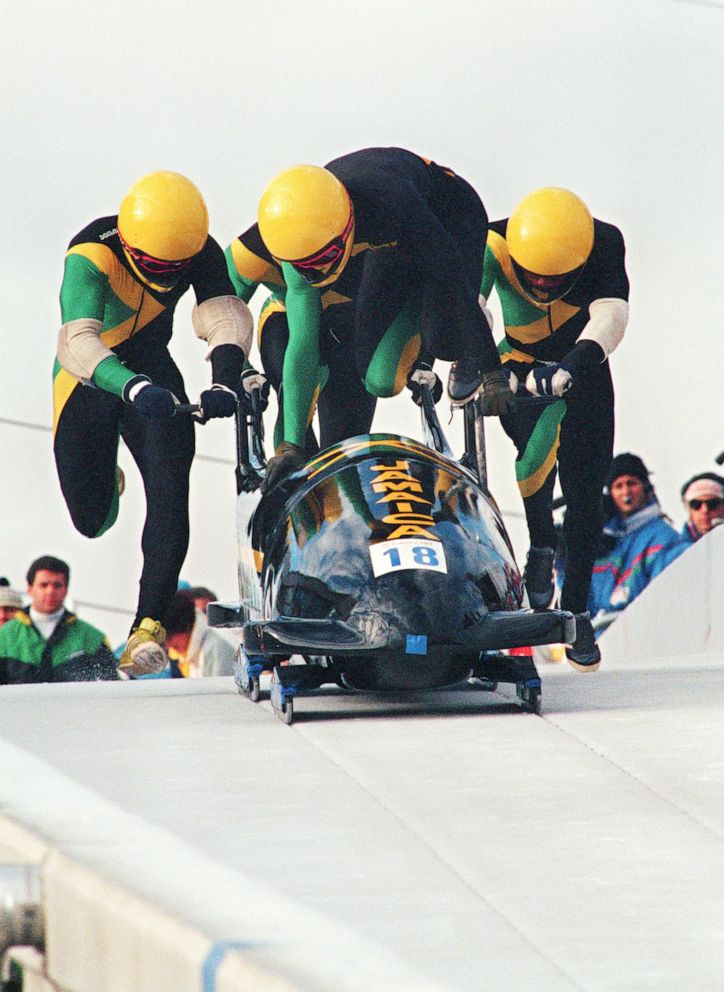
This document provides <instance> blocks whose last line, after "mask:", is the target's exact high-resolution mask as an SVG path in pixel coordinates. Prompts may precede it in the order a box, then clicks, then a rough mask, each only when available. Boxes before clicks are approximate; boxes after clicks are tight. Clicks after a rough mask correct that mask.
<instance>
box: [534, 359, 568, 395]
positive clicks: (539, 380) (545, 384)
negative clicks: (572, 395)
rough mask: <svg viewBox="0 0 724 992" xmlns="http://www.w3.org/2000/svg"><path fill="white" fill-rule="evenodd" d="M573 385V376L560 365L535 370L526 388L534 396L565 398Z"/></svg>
mask: <svg viewBox="0 0 724 992" xmlns="http://www.w3.org/2000/svg"><path fill="white" fill-rule="evenodd" d="M572 385H573V376H572V375H571V373H570V372H568V371H567V370H566V369H564V368H562V367H561V366H560V365H546V366H544V367H543V368H540V369H533V370H532V371H531V372H529V373H528V376H527V378H526V380H525V388H526V389H527V390H528V392H529V393H532V394H533V396H563V394H564V393H567V392H568V390H569V389H570V388H571V386H572Z"/></svg>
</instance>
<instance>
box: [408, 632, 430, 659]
mask: <svg viewBox="0 0 724 992" xmlns="http://www.w3.org/2000/svg"><path fill="white" fill-rule="evenodd" d="M405 654H427V634H408V635H407V640H406V643H405Z"/></svg>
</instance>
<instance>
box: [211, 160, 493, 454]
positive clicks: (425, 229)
mask: <svg viewBox="0 0 724 992" xmlns="http://www.w3.org/2000/svg"><path fill="white" fill-rule="evenodd" d="M326 168H327V169H329V171H330V172H332V173H333V174H334V175H335V176H336V177H337V178H338V179H339V180H340V181H341V182H342V183H343V185H344V186H345V188H346V190H347V192H348V193H349V195H350V198H351V200H352V204H353V207H354V214H355V229H354V243H353V247H352V251H351V255H350V258H349V261H348V263H347V265H346V266H345V268H344V270H343V271H342V272H341V274H340V275H339V277H338V279H337V280H336V281H335V282H334V283H333V284H331V286H321V287H317V286H314V285H313V284H311V283H310V282H308V281H307V280H306V279H305V278H304V276H303V275H301V274H300V272H299V271H297V270H296V269H295V268H294V266H293V265H292V264H290V263H289V262H281V263H275V265H276V266H277V270H278V271H279V270H280V272H281V280H282V281H283V286H284V307H285V310H286V318H287V324H288V344H287V346H286V350H285V354H284V362H283V373H282V380H283V391H282V402H283V433H284V440H286V441H290V442H292V443H293V444H296V445H299V446H300V447H301V446H303V445H304V438H305V433H306V430H307V425H308V423H309V421H310V419H311V412H312V411H313V409H314V405H315V402H316V396H317V391H318V389H319V384H320V366H322V365H323V364H324V362H323V357H324V354H323V339H324V337H325V336H326V335H332V336H333V338H334V339H335V341H336V342H337V343H338V344H339V345H340V347H341V351H340V352H339V355H340V360H341V361H343V362H344V363H346V365H347V367H348V369H350V370H351V372H352V373H353V374H356V375H357V377H358V378H359V380H360V381H361V382H362V383H363V385H364V388H365V390H366V392H367V393H369V394H371V395H372V396H374V397H384V396H393V395H395V394H396V393H398V392H399V391H400V390H401V389H402V388H403V387H404V385H405V383H406V382H407V378H408V375H409V373H410V372H411V371H412V369H413V368H414V365H415V363H416V361H417V360H418V359H419V357H420V355H422V356H423V357H424V358H426V359H427V358H428V356H429V358H430V359H434V358H440V359H444V360H455V359H457V358H460V357H461V356H463V355H467V356H470V357H475V358H478V359H479V362H480V367H481V369H482V370H483V371H488V370H491V369H494V368H497V367H499V364H500V363H499V358H498V355H497V352H496V349H495V345H494V342H493V339H492V335H491V333H490V329H489V327H488V325H487V323H486V321H485V318H484V316H483V313H482V311H481V309H480V307H479V305H478V289H479V286H480V279H481V275H482V265H483V252H484V247H485V236H486V233H487V215H486V213H485V208H484V207H483V204H482V202H481V200H480V197H479V196H478V195H477V193H476V192H475V191H474V190H473V188H472V187H471V186H470V185H469V184H468V183H467V182H466V181H465V180H464V179H462V178H460V177H459V176H457V175H455V173H454V172H452V171H451V170H450V169H447V168H443V167H441V166H439V165H436V164H435V163H434V162H430V161H429V160H427V159H424V158H421V157H420V156H418V155H415V154H413V153H412V152H409V151H406V150H404V149H401V148H366V149H363V150H361V151H357V152H353V153H351V154H349V155H344V156H342V157H341V158H337V159H334V160H333V161H331V162H328V163H327V165H326ZM233 247H234V246H233V245H232V257H233ZM246 247H247V248H249V247H250V248H251V251H252V253H256V252H255V250H254V247H253V245H252V246H250V245H247V246H246ZM236 250H237V255H241V254H245V253H244V252H240V249H239V248H237V249H236ZM227 257H228V253H227ZM267 257H268V254H267ZM238 262H239V259H238V258H237V260H235V261H234V264H237V271H238V272H240V274H241V275H242V276H246V277H247V278H248V276H247V275H246V273H245V272H244V271H242V270H243V268H244V265H243V264H241V266H240V267H239V265H238ZM232 275H233V271H232ZM258 279H259V277H258V276H257V281H258ZM262 281H266V280H263V279H262ZM237 288H238V287H237ZM323 315H324V316H323ZM322 328H323V330H322ZM337 439H339V438H335V440H337Z"/></svg>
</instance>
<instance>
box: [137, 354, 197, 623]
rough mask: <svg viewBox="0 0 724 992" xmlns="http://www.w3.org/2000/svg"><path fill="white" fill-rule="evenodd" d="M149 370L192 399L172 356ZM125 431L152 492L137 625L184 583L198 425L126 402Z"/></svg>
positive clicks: (162, 382) (157, 616)
mask: <svg viewBox="0 0 724 992" xmlns="http://www.w3.org/2000/svg"><path fill="white" fill-rule="evenodd" d="M143 371H144V372H145V373H146V374H148V375H149V376H150V377H151V379H152V380H153V382H154V383H155V384H156V385H159V386H164V387H165V388H166V389H170V390H171V392H172V393H173V394H174V395H175V396H176V397H177V399H178V400H179V402H181V403H186V402H188V398H187V396H186V391H185V389H184V384H183V380H182V378H181V374H180V372H179V371H178V369H177V368H176V366H175V365H174V363H173V361H172V359H171V357H170V355H168V354H167V353H166V354H165V355H163V356H156V358H155V360H154V362H153V363H152V365H148V364H147V365H146V367H145V368H144V369H143ZM121 435H122V437H123V440H124V441H125V442H126V444H127V445H128V448H129V450H130V452H131V455H132V456H133V459H134V461H135V462H136V464H137V465H138V468H139V471H140V473H141V476H142V478H143V485H144V489H145V492H146V521H145V523H144V527H143V536H142V540H141V547H142V550H143V570H142V572H141V581H140V590H139V598H138V611H137V613H136V618H135V620H134V623H133V626H134V627H135V626H137V625H138V623H139V621H140V620H142V619H143V618H144V617H151V618H152V619H154V620H158V619H160V617H161V616H162V614H163V612H164V610H165V608H166V606H167V604H168V602H169V600H170V599H171V597H172V596H173V594H174V593H175V591H176V588H177V586H178V577H179V573H180V571H181V567H182V566H183V563H184V559H185V557H186V552H187V550H188V543H189V506H188V502H189V474H190V470H191V462H192V460H193V457H194V425H193V421H192V420H191V418H190V417H188V416H184V415H179V416H176V417H173V418H171V419H168V420H164V419H147V418H145V417H142V416H141V415H140V414H139V413H138V412H137V411H136V410H134V409H133V407H132V406H126V407H125V409H124V411H123V420H122V424H121Z"/></svg>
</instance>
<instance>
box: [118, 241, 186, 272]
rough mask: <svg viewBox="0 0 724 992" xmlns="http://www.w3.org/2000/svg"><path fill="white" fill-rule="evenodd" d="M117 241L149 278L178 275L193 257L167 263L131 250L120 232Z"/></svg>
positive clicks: (164, 260) (165, 260) (135, 249)
mask: <svg viewBox="0 0 724 992" xmlns="http://www.w3.org/2000/svg"><path fill="white" fill-rule="evenodd" d="M118 240H119V241H120V242H121V244H122V245H123V247H124V248H125V250H126V251H127V252H128V254H129V255H130V256H131V258H132V259H133V261H134V262H135V263H136V265H137V266H138V267H139V269H143V271H144V273H145V274H146V275H149V276H174V275H178V274H180V273H181V272H183V270H184V269H185V268H187V267H188V266H189V265H190V264H191V262H192V261H193V257H192V258H182V259H180V260H179V261H176V262H172V261H168V260H167V259H163V258H154V256H153V255H147V254H146V253H145V252H143V251H139V249H138V248H133V247H132V246H131V245H129V244H128V242H127V241H126V239H125V238H124V237H123V235H122V234H121V232H120V231H119V232H118Z"/></svg>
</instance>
